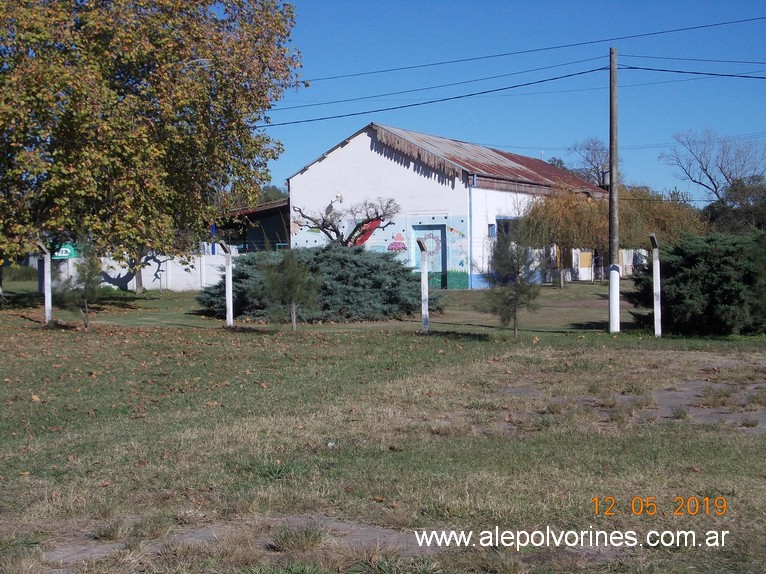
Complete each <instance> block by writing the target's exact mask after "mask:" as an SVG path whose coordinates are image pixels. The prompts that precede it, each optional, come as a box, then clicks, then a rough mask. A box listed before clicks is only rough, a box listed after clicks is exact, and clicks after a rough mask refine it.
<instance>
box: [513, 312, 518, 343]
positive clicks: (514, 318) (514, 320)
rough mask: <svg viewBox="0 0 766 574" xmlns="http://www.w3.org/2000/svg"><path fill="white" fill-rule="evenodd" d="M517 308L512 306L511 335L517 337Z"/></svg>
mask: <svg viewBox="0 0 766 574" xmlns="http://www.w3.org/2000/svg"><path fill="white" fill-rule="evenodd" d="M518 314H519V312H518V309H517V308H516V307H514V308H513V336H514V337H518V336H519V323H518V321H517V317H518Z"/></svg>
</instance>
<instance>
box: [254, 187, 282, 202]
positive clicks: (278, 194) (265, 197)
mask: <svg viewBox="0 0 766 574" xmlns="http://www.w3.org/2000/svg"><path fill="white" fill-rule="evenodd" d="M288 197H289V194H288V193H287V190H286V189H283V188H281V187H277V186H276V185H266V186H264V187H263V189H262V190H261V197H260V198H259V201H260V203H266V202H267V201H279V200H280V199H287V198H288Z"/></svg>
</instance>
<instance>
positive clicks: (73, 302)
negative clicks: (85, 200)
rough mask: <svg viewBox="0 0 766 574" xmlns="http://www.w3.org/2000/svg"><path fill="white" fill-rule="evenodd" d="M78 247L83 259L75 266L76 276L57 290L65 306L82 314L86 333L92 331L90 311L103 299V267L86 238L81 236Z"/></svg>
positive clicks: (69, 278) (68, 279) (64, 282)
mask: <svg viewBox="0 0 766 574" xmlns="http://www.w3.org/2000/svg"><path fill="white" fill-rule="evenodd" d="M78 245H79V246H80V249H81V250H82V253H81V258H80V259H79V260H78V261H77V262H76V263H75V264H74V275H73V276H71V277H68V278H67V279H66V280H65V281H63V282H62V283H61V284H60V285H59V286H58V288H57V293H56V294H57V296H58V297H59V298H60V299H61V301H62V302H63V304H64V305H66V306H67V307H69V308H71V309H73V310H77V311H79V312H80V315H81V317H82V323H83V326H84V327H85V331H86V332H87V331H90V311H91V308H92V306H93V304H94V303H95V302H96V301H97V300H98V299H99V298H100V297H101V295H102V287H101V283H102V281H103V275H104V274H103V267H102V264H101V258H100V257H99V256H98V255H97V254H96V253H95V252H94V251H93V248H92V247H91V245H90V242H89V241H88V239H87V238H86V237H85V236H82V235H81V236H80V240H79V241H78Z"/></svg>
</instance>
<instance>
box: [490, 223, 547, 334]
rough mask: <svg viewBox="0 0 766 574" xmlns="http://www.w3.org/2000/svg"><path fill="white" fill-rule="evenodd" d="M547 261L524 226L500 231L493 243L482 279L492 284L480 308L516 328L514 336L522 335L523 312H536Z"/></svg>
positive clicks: (520, 224) (504, 323) (505, 324)
mask: <svg viewBox="0 0 766 574" xmlns="http://www.w3.org/2000/svg"><path fill="white" fill-rule="evenodd" d="M544 267H545V262H544V258H541V257H540V256H539V254H537V253H535V250H534V249H533V248H532V247H531V244H530V242H529V237H528V235H527V233H526V230H525V228H524V225H523V221H519V222H518V225H514V226H511V227H509V228H508V230H507V231H506V230H505V229H504V228H502V227H501V228H500V229H499V230H498V233H497V236H496V237H495V239H494V241H493V243H492V252H491V255H490V261H489V270H488V271H487V272H485V273H483V274H482V278H483V279H484V281H486V283H487V284H488V285H489V288H488V289H487V290H486V291H485V292H484V293H483V297H482V299H481V301H480V303H479V305H478V306H479V309H481V310H483V311H486V312H489V313H492V314H493V315H497V316H498V317H499V318H500V323H501V324H502V325H503V326H504V327H507V326H508V325H509V324H512V325H513V335H514V337H518V336H519V321H518V317H519V311H520V310H521V309H527V310H529V311H534V310H535V309H536V306H535V304H534V300H535V299H536V298H537V296H538V295H539V294H540V290H541V287H540V282H541V280H542V277H543V276H544V275H545V269H544Z"/></svg>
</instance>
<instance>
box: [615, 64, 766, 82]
mask: <svg viewBox="0 0 766 574" xmlns="http://www.w3.org/2000/svg"><path fill="white" fill-rule="evenodd" d="M620 69H621V70H643V71H645V72H667V73H671V74H689V75H692V76H709V77H714V78H741V79H746V80H766V77H764V76H748V75H745V74H720V73H717V72H692V71H689V70H667V69H662V68H644V67H642V66H629V65H626V64H622V65H620Z"/></svg>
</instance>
